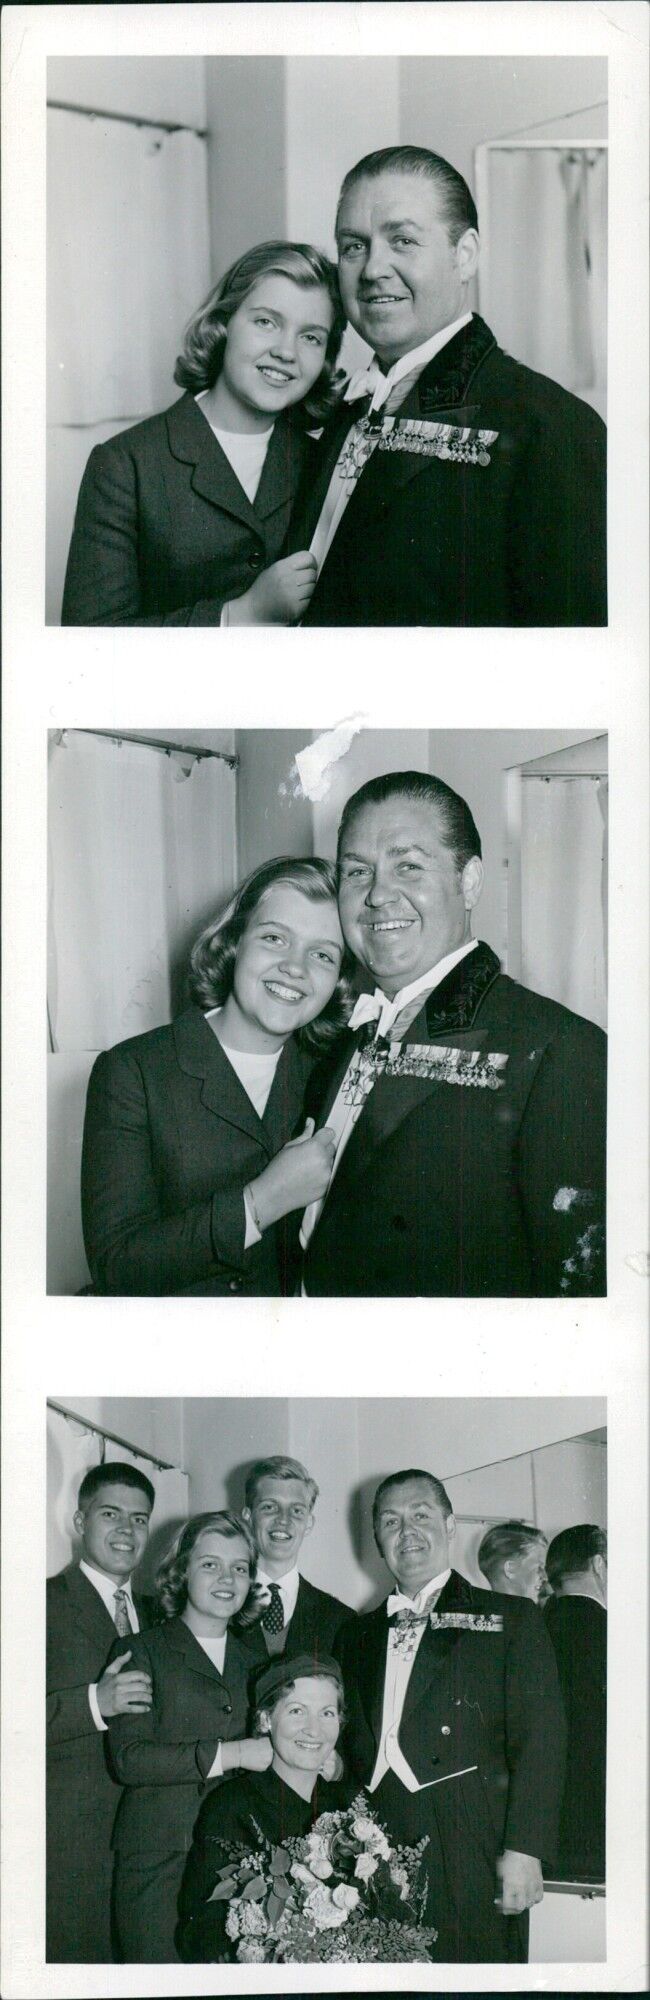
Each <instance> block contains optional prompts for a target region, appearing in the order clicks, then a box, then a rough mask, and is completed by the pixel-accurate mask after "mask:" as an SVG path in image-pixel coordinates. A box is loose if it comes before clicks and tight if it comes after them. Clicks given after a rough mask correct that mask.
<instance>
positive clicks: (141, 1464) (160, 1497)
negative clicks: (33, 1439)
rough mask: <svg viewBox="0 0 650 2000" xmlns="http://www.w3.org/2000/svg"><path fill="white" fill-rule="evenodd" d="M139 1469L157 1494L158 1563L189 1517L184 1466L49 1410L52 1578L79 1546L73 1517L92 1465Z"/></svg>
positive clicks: (144, 1578)
mask: <svg viewBox="0 0 650 2000" xmlns="http://www.w3.org/2000/svg"><path fill="white" fill-rule="evenodd" d="M115 1459H118V1460H119V1461H120V1464H122V1465H136V1466H137V1467H138V1471H139V1472H143V1473H144V1475H145V1478H146V1479H148V1480H149V1481H150V1484H151V1485H152V1486H153V1489H154V1493H155V1496H156V1497H155V1504H154V1509H153V1514H152V1535H154V1536H155V1542H154V1543H153V1549H152V1553H153V1552H154V1551H155V1559H157V1560H159V1559H160V1556H161V1555H162V1552H163V1549H164V1547H165V1546H166V1545H168V1544H169V1542H170V1541H171V1538H172V1534H173V1533H174V1530H175V1529H176V1527H177V1526H178V1525H180V1523H181V1522H182V1521H185V1520H186V1519H187V1516H188V1513H189V1481H188V1476H187V1473H186V1472H182V1471H181V1469H180V1467H179V1466H170V1467H167V1466H159V1465H157V1464H156V1462H155V1460H154V1459H151V1458H149V1457H148V1456H147V1454H146V1452H142V1453H140V1452H138V1450H137V1447H136V1446H135V1445H121V1444H120V1445H118V1444H115V1443H114V1442H113V1440H112V1439H111V1438H107V1437H105V1436H104V1434H103V1432H102V1431H101V1430H100V1429H95V1428H94V1426H93V1425H92V1424H90V1423H84V1422H83V1420H77V1419H76V1418H75V1417H74V1416H72V1415H66V1416H62V1415H61V1411H60V1410H57V1409H54V1408H53V1407H52V1405H51V1404H50V1403H48V1406H47V1575H48V1576H54V1575H55V1574H56V1571H57V1570H59V1569H62V1568H63V1567H64V1564H65V1563H68V1562H69V1561H70V1559H71V1556H72V1554H73V1551H74V1550H75V1548H76V1537H75V1533H74V1528H73V1515H74V1512H75V1508H76V1505H77V1494H78V1492H79V1487H80V1485H81V1481H82V1479H83V1476H84V1473H85V1472H88V1471H89V1470H90V1467H91V1466H92V1465H102V1464H106V1465H108V1464H110V1463H111V1462H112V1461H113V1460H115ZM152 1566H153V1565H152V1564H151V1563H149V1565H146V1559H145V1563H143V1565H142V1569H141V1572H140V1575H139V1581H140V1584H141V1587H142V1584H143V1582H145V1583H146V1581H147V1569H148V1571H149V1576H150V1573H151V1569H152Z"/></svg>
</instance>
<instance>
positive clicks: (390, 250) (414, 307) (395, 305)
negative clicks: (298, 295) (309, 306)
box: [336, 171, 478, 367]
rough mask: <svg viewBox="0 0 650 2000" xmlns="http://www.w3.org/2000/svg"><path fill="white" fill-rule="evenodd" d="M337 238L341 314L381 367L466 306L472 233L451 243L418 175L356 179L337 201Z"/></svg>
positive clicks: (435, 194)
mask: <svg viewBox="0 0 650 2000" xmlns="http://www.w3.org/2000/svg"><path fill="white" fill-rule="evenodd" d="M336 240H337V246H338V257H339V285H340V290H341V297H342V300H343V304H344V306H345V310H346V313H347V315H348V319H349V320H350V322H351V324H352V326H353V327H355V328H356V331H357V333H360V334H361V335H362V338H363V339H364V340H367V341H369V343H370V346H371V347H373V348H374V349H375V352H376V354H377V355H378V356H379V359H380V361H383V362H384V363H385V364H386V366H388V367H389V366H390V365H391V363H392V362H393V361H397V360H398V359H399V357H400V355H402V354H409V353H410V352H411V349H412V348H414V347H419V346H420V345H421V343H422V342H423V341H424V340H429V339H430V338H431V335H432V334H434V333H439V332H441V330H442V328H443V327H445V326H450V325H451V323H452V321H453V320H455V319H459V318H460V315H461V313H463V312H464V311H465V310H466V285H467V283H468V281H469V279H470V278H471V277H473V275H474V272H475V270H476V265H477V261H478V237H477V234H476V230H475V229H468V230H465V232H464V234H463V235H462V236H461V237H460V238H459V241H458V242H457V243H456V244H454V243H452V242H450V238H449V232H448V225H447V222H446V220H445V218H444V210H443V208H442V204H441V199H440V193H439V190H438V188H437V187H436V185H435V183H434V182H433V181H431V180H429V179H428V178H427V177H425V176H424V175H422V174H407V173H404V174H402V173H396V172H394V171H393V172H390V171H388V172H386V173H382V174H378V175H377V176H376V177H368V178H366V179H363V180H359V181H356V182H355V184H354V186H353V187H351V188H349V189H348V191H347V193H346V194H344V196H343V198H342V201H341V204H340V207H339V212H338V216H337V222H336Z"/></svg>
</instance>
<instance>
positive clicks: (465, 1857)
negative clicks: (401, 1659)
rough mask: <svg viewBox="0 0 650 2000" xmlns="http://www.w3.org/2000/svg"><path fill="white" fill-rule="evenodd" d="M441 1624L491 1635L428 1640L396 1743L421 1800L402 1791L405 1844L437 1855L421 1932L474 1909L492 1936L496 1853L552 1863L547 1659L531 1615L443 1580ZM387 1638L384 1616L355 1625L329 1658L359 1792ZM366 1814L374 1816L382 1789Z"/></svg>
mask: <svg viewBox="0 0 650 2000" xmlns="http://www.w3.org/2000/svg"><path fill="white" fill-rule="evenodd" d="M449 1614H451V1615H452V1616H454V1615H455V1616H456V1617H458V1616H459V1615H460V1617H461V1618H462V1617H464V1618H468V1617H469V1618H470V1619H477V1618H478V1619H479V1620H486V1619H487V1620H488V1621H489V1622H491V1629H488V1630H481V1629H474V1630H472V1629H467V1628H463V1627H462V1626H461V1627H456V1628H454V1629H447V1630H445V1629H442V1630H439V1631H436V1630H435V1629H432V1628H431V1626H427V1627H426V1628H425V1631H424V1635H423V1637H422V1639H421V1641H420V1645H419V1647H418V1651H417V1654H416V1656H415V1660H414V1662H413V1667H412V1670H411V1675H410V1679H409V1682H408V1687H407V1692H406V1699H405V1703H404V1709H403V1713H402V1721H401V1726H400V1730H399V1739H398V1740H399V1745H400V1748H401V1750H402V1751H403V1754H404V1756H405V1757H406V1759H407V1762H408V1763H409V1765H410V1767H411V1770H412V1771H413V1772H414V1775H415V1777H416V1778H418V1780H419V1781H420V1783H421V1784H424V1785H428V1786H430V1789H428V1790H426V1791H420V1792H417V1793H415V1794H410V1793H407V1792H406V1789H405V1787H402V1786H400V1787H399V1789H400V1791H401V1792H403V1794H404V1799H405V1802H406V1806H407V1809H408V1810H409V1812H410V1813H411V1814H412V1838H415V1837H417V1836H418V1833H419V1834H420V1835H421V1834H422V1833H429V1834H430V1838H431V1842H432V1852H433V1854H434V1856H435V1855H437V1854H438V1852H439V1851H440V1849H441V1850H442V1859H441V1874H442V1880H441V1879H438V1882H437V1884H436V1885H435V1887H433V1891H432V1909H431V1917H430V1919H429V1920H431V1919H432V1920H433V1921H438V1922H440V1923H441V1925H443V1924H444V1923H445V1921H446V1917H447V1909H448V1908H450V1907H453V1906H454V1905H459V1906H460V1907H463V1906H464V1907H465V1911H466V1913H467V1912H468V1907H469V1911H470V1913H471V1908H472V1905H475V1906H478V1905H480V1903H481V1901H483V1902H484V1905H485V1908H484V1910H483V1913H481V1910H480V1908H478V1907H477V1908H476V1909H475V1913H474V1915H473V1916H472V1925H473V1928H474V1931H475V1934H476V1933H478V1934H480V1931H481V1928H482V1927H483V1928H484V1930H485V1932H486V1935H489V1933H490V1932H491V1930H493V1927H494V1917H493V1898H494V1895H495V1891H496V1884H495V1865H496V1860H497V1857H498V1855H499V1854H500V1853H501V1852H502V1851H503V1849H504V1848H514V1849H516V1850H517V1851H518V1852H520V1853H523V1854H532V1855H535V1856H537V1858H538V1859H540V1860H541V1859H543V1858H545V1857H548V1858H549V1859H551V1858H552V1856H553V1854H554V1851H555V1841H556V1837H557V1820H558V1813H559V1805H560V1796H561V1787H562V1777H563V1751H564V1718H563V1713H562V1702H561V1699H560V1691H559V1687H558V1681H557V1673H556V1669H555V1661H554V1657H553V1649H552V1647H551V1645H550V1643H549V1640H548V1636H547V1633H546V1631H545V1628H544V1621H543V1618H542V1616H541V1613H540V1612H539V1611H538V1610H537V1608H536V1606H535V1605H533V1604H530V1603H529V1602H528V1600H527V1599H525V1598H517V1597H505V1596H503V1595H502V1594H501V1593H500V1592H492V1591H486V1590H477V1589H476V1588H475V1586H474V1585H473V1584H469V1583H467V1582H466V1580H465V1578H464V1577H462V1576H460V1575H459V1574H458V1572H457V1571H454V1570H452V1574H451V1577H450V1578H449V1580H448V1582H447V1583H446V1584H445V1586H444V1588H443V1590H442V1591H441V1594H440V1597H439V1599H438V1604H437V1607H436V1615H437V1616H438V1617H445V1616H448V1615H449ZM388 1630H389V1626H388V1619H387V1616H386V1607H385V1604H381V1605H380V1606H379V1608H378V1609H377V1610H376V1611H373V1612H371V1613H370V1615H369V1616H367V1617H362V1618H358V1619H356V1620H355V1622H354V1624H353V1625H351V1626H350V1627H348V1629H347V1631H346V1632H344V1633H343V1635H342V1637H341V1639H340V1641H339V1646H338V1651H339V1657H340V1660H341V1665H342V1668H343V1677H344V1682H345V1690H346V1701H347V1706H348V1726H347V1731H346V1739H345V1740H346V1744H347V1753H348V1757H349V1759H350V1765H351V1768H352V1770H353V1772H354V1774H355V1776H357V1777H358V1778H359V1779H360V1781H361V1782H362V1783H368V1782H369V1780H370V1778H371V1777H372V1774H373V1770H374V1767H375V1763H376V1758H377V1752H378V1748H379V1744H380V1740H381V1723H382V1712H383V1697H384V1681H385V1672H386V1655H387V1648H388ZM473 1766H474V1767H475V1768H471V1767H473ZM432 1781H433V1782H432ZM396 1782H397V1781H395V1780H393V1781H392V1783H393V1784H395V1783H396ZM373 1802H374V1809H375V1810H376V1811H378V1812H379V1813H380V1814H381V1802H382V1791H381V1789H380V1790H378V1792H377V1794H376V1795H375V1794H372V1795H371V1807H372V1805H373ZM388 1830H389V1833H390V1831H391V1827H390V1825H389V1828H388ZM396 1833H397V1835H399V1828H397V1829H396ZM436 1898H437V1906H436ZM468 1921H469V1916H468ZM454 1955H455V1956H458V1955H460V1956H462V1955H463V1953H462V1950H461V1952H460V1953H459V1954H454ZM467 1955H468V1956H470V1957H473V1956H476V1955H481V1954H477V1953H476V1951H472V1950H469V1951H468V1954H467ZM485 1955H486V1956H494V1955H495V1953H494V1951H492V1952H490V1951H489V1950H488V1951H486V1953H485ZM503 1955H504V1956H505V1953H504V1954H503Z"/></svg>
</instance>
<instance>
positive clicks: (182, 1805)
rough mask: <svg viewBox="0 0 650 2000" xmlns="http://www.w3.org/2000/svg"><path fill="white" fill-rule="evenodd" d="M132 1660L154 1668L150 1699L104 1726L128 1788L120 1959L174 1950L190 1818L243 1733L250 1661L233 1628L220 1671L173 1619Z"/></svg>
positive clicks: (118, 1846) (122, 1836) (118, 1912)
mask: <svg viewBox="0 0 650 2000" xmlns="http://www.w3.org/2000/svg"><path fill="white" fill-rule="evenodd" d="M133 1664H134V1666H137V1667H143V1668H145V1669H146V1671H148V1672H149V1673H150V1674H151V1679H152V1684H153V1702H152V1707H151V1709H150V1710H149V1711H148V1712H147V1713H146V1714H143V1715H136V1714H131V1715H119V1716H116V1717H115V1719H114V1721H113V1722H112V1723H111V1725H110V1732H109V1756H110V1760H111V1764H112V1767H113V1770H114V1772H115V1776H116V1778H117V1779H118V1780H119V1783H120V1784H122V1785H123V1786H124V1791H123V1794H122V1798H121V1801H120V1806H119V1810H118V1813H117V1817H116V1820H115V1825H114V1828H113V1847H114V1849H115V1854H116V1868H115V1881H114V1903H115V1918H116V1925H117V1933H118V1938H119V1942H120V1946H121V1951H122V1954H123V1956H124V1957H125V1958H126V1959H127V1960H128V1961H130V1960H134V1961H135V1962H140V1961H144V1962H145V1963H146V1962H150V1961H152V1960H159V1959H161V1958H162V1959H163V1960H165V1959H166V1958H167V1957H168V1956H172V1955H173V1943H172V1941H173V1935H174V1929H175V1925H176V1904H177V1898H178V1891H179V1889H180V1885H181V1881H182V1877H183V1869H184V1867H185V1859H186V1855H187V1853H188V1849H189V1846H190V1842H191V1839H192V1829H193V1826H194V1821H195V1819H196V1815H197V1812H198V1809H199V1806H200V1804H201V1800H202V1798H203V1797H204V1796H205V1791H206V1780H207V1774H208V1772H209V1770H210V1767H211V1765H212V1764H213V1763H214V1759H215V1756H216V1753H217V1749H218V1746H219V1743H221V1742H227V1741H228V1739H229V1738H230V1739H234V1738H236V1737H239V1736H244V1734H245V1731H246V1717H247V1711H248V1674H249V1671H250V1663H249V1660H248V1656H247V1655H246V1654H245V1653H244V1651H243V1649H242V1647H241V1646H240V1644H239V1641H238V1639H237V1638H236V1637H235V1636H234V1634H232V1633H229V1634H228V1639H227V1644H226V1656H225V1662H224V1672H223V1677H222V1676H221V1674H220V1673H218V1672H217V1668H216V1667H215V1666H213V1663H212V1661H211V1660H210V1659H209V1658H208V1655H207V1653H205V1652H204V1650H203V1647H202V1646H200V1645H199V1643H198V1640H197V1639H195V1638H194V1634H193V1633H192V1632H190V1630H189V1627H188V1626H187V1625H185V1624H184V1623H183V1620H182V1618H171V1619H168V1620H166V1622H165V1623H164V1624H163V1625H159V1626H157V1627H156V1628H155V1629H154V1630H152V1631H150V1632H147V1633H146V1634H143V1635H142V1636H141V1637H139V1638H138V1640H137V1641H136V1642H135V1644H134V1647H133ZM214 1782H215V1783H219V1780H215V1781H214ZM166 1940H169V1943H168V1944H167V1943H166Z"/></svg>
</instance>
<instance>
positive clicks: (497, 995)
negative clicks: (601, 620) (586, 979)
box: [301, 771, 606, 1298]
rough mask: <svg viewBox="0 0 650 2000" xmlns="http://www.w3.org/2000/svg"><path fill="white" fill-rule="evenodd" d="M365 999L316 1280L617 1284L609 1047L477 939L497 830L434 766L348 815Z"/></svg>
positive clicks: (344, 847)
mask: <svg viewBox="0 0 650 2000" xmlns="http://www.w3.org/2000/svg"><path fill="white" fill-rule="evenodd" d="M338 869H339V911H340V916H341V923H342V927H343V933H344V937H345V941H346V944H348V945H349V947H350V950H351V951H352V952H353V953H354V955H355V957H356V959H357V961H358V963H359V966H360V968H361V970H362V972H363V973H364V974H365V975H366V978H367V980H368V983H370V982H371V981H374V982H375V991H374V994H371V993H364V994H363V995H362V996H361V999H360V1000H359V1001H358V1002H357V1005H356V1007H355V1009H354V1011H353V1013H352V1015H351V1017H350V1022H349V1029H350V1030H352V1032H351V1033H349V1034H348V1036H347V1038H346V1039H345V1040H344V1041H343V1043H342V1052H341V1056H340V1058H339V1059H338V1061H337V1064H336V1066H335V1067H334V1068H333V1069H332V1068H330V1069H329V1071H328V1072H327V1073H326V1074H325V1073H323V1071H321V1073H320V1078H317V1077H316V1076H315V1077H314V1079H313V1082H312V1083H310V1085H309V1087H308V1090H307V1105H306V1108H307V1110H308V1111H309V1112H310V1113H312V1114H313V1115H314V1116H315V1117H316V1118H317V1122H318V1124H319V1125H322V1126H325V1125H327V1128H328V1131H329V1132H330V1133H332V1132H333V1133H334V1135H335V1139H336V1152H335V1156H334V1167H333V1172H332V1178H331V1180H330V1185H329V1189H328V1192H327V1194H326V1195H325V1196H324V1197H323V1198H322V1199H321V1201H320V1202H316V1203H313V1204H312V1206H311V1208H309V1209H308V1210H307V1211H306V1213H305V1216H304V1217H303V1222H302V1226H301V1242H302V1245H303V1249H304V1250H305V1252H306V1255H305V1262H304V1273H303V1284H304V1290H305V1292H306V1293H307V1294H309V1295H312V1294H314V1295H315V1294H317V1293H322V1294H325V1295H327V1294H331V1295H334V1296H336V1297H341V1296H343V1295H348V1296H349V1295H353V1294H356V1295H361V1296H398V1297H403V1296H406V1295H415V1296H419V1297H436V1298H438V1297H443V1298H445V1297H450V1296H451V1297H470V1298H475V1297H488V1298H489V1297H505V1296H511V1297H512V1296H524V1297H529V1296H545V1297H551V1298H553V1297H564V1298H570V1297H583V1296H600V1295H601V1294H602V1293H603V1292H604V1289H605V1276H604V1249H605V1084H606V1060H605V1051H606V1042H605V1036H604V1035H603V1033H602V1031H601V1029H600V1028H597V1027H595V1026H594V1025H593V1024H592V1022H590V1021H586V1020H583V1019H582V1018H581V1016H580V1015H578V1014H573V1013H570V1012H569V1009H568V1008H567V1007H562V1006H559V1005H558V1004H557V1003H556V1002H555V1001H554V1000H547V999H545V998H544V997H543V996H542V995H541V994H539V993H533V992H530V991H529V990H528V988H526V987H524V986H520V985H518V984H517V983H516V982H515V981H514V980H513V979H510V978H508V977H506V976H505V975H504V974H503V973H502V971H501V967H500V965H499V961H498V958H497V957H496V955H495V953H494V952H493V951H492V950H491V949H490V947H489V945H487V944H483V943H482V942H480V941H479V940H477V939H476V938H475V937H473V936H472V928H471V926H472V912H473V910H474V908H475V906H476V904H477V902H478V899H479V896H480V893H481V887H482V883H483V864H482V860H481V841H480V836H479V833H478V831H477V828H476V825H475V822H474V819H473V816H472V813H471V811H470V808H469V806H468V805H467V804H466V802H465V800H464V799H462V798H460V797H459V795H458V793H457V792H454V791H452V790H451V788H450V786H449V785H445V784H443V783H442V781H441V780H440V779H439V778H434V777H432V776H430V775H429V773H428V772H423V771H401V772H390V773H389V774H388V775H387V776H385V777H379V778H372V779H371V780H370V782H369V783H368V784H366V785H363V786H362V787H361V789H360V791H358V792H355V793H354V794H353V796H352V798H350V799H349V800H348V802H347V805H346V806H345V809H344V812H343V816H342V819H341V825H340V829H339V843H338Z"/></svg>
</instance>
